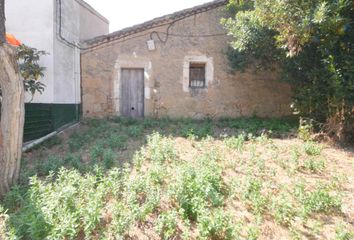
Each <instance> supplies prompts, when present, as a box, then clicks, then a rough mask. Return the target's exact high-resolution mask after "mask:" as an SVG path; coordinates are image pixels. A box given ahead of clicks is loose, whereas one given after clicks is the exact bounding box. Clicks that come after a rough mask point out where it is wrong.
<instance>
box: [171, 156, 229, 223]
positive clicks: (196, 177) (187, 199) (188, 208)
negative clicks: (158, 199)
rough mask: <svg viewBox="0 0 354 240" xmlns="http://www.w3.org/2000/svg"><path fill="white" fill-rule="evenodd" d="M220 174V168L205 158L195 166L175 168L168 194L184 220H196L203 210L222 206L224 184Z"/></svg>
mask: <svg viewBox="0 0 354 240" xmlns="http://www.w3.org/2000/svg"><path fill="white" fill-rule="evenodd" d="M221 173H222V171H221V168H220V167H219V166H218V165H217V164H216V163H215V162H214V161H212V160H211V159H210V158H207V157H204V158H203V157H202V158H200V159H198V160H197V163H196V164H195V165H192V164H188V163H184V164H181V166H178V167H177V168H176V176H175V178H174V179H172V181H171V185H170V189H169V193H170V196H171V197H172V198H173V199H174V200H175V201H176V203H177V204H178V208H179V209H182V212H183V215H184V217H185V218H188V219H190V220H197V219H198V216H199V214H200V212H201V211H203V210H204V209H206V208H209V207H218V206H220V205H221V204H222V202H223V200H224V196H223V192H224V184H223V181H222V178H221Z"/></svg>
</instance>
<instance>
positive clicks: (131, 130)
mask: <svg viewBox="0 0 354 240" xmlns="http://www.w3.org/2000/svg"><path fill="white" fill-rule="evenodd" d="M127 133H128V136H130V137H134V138H137V137H140V136H141V135H143V133H144V129H143V128H142V127H140V126H129V127H128V128H127Z"/></svg>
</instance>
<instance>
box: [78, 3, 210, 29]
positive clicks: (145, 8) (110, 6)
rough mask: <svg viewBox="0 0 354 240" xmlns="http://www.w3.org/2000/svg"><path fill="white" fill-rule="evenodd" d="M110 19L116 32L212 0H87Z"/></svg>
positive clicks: (111, 27)
mask: <svg viewBox="0 0 354 240" xmlns="http://www.w3.org/2000/svg"><path fill="white" fill-rule="evenodd" d="M85 1H86V2H87V3H89V4H90V5H91V6H92V7H93V8H95V9H96V10H97V11H98V12H100V13H101V14H102V15H103V16H105V17H106V18H108V20H109V21H110V31H111V32H114V31H117V30H120V29H122V28H125V27H130V26H132V25H135V24H139V23H142V22H145V21H148V20H150V19H153V18H156V17H160V16H163V15H166V14H170V13H173V12H176V11H179V10H183V9H185V8H189V7H194V6H197V5H199V4H203V3H206V2H210V1H211V0H172V1H171V0H140V1H136V0H85Z"/></svg>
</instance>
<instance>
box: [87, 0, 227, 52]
mask: <svg viewBox="0 0 354 240" xmlns="http://www.w3.org/2000/svg"><path fill="white" fill-rule="evenodd" d="M228 2H229V1H228V0H215V1H212V2H209V3H205V4H202V5H199V6H196V7H192V8H188V9H185V10H182V11H178V12H175V13H172V14H168V15H165V16H162V17H158V18H154V19H152V20H150V21H147V22H144V23H141V24H138V25H134V26H132V27H128V28H124V29H122V30H119V31H116V32H113V33H110V34H107V35H102V36H98V37H95V38H92V39H89V40H86V41H85V43H86V44H88V45H92V44H97V43H100V42H109V41H111V40H115V39H117V38H122V37H126V36H129V35H132V34H135V33H138V32H141V31H145V30H148V29H151V28H154V27H158V26H161V25H165V24H168V23H170V22H173V21H175V20H179V19H183V18H186V17H190V16H193V15H195V14H198V13H202V12H206V11H209V10H211V9H214V8H218V7H220V6H223V5H226V4H227V3H228Z"/></svg>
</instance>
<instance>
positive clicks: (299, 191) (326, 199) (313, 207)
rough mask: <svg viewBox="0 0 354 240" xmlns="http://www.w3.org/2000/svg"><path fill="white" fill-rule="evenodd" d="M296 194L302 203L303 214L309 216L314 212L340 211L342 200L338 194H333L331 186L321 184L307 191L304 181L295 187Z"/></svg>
mask: <svg viewBox="0 0 354 240" xmlns="http://www.w3.org/2000/svg"><path fill="white" fill-rule="evenodd" d="M295 196H296V197H297V199H298V200H299V202H300V203H301V204H302V214H303V216H304V217H307V216H308V215H309V214H312V213H328V212H330V211H340V210H341V206H342V202H341V198H340V196H338V195H334V194H331V192H330V188H329V187H328V186H326V185H323V184H320V185H318V186H317V187H316V189H315V190H314V191H306V190H305V185H304V183H301V184H298V185H297V186H296V187H295Z"/></svg>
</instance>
